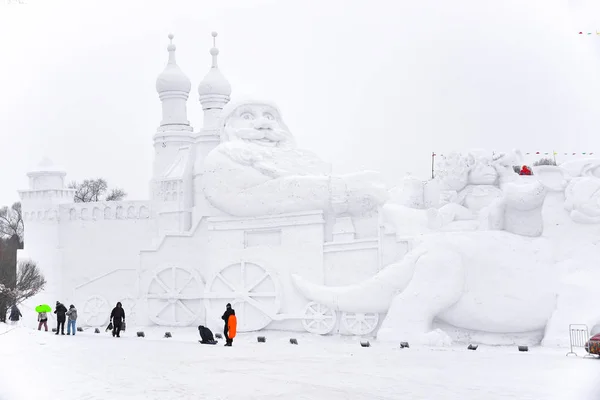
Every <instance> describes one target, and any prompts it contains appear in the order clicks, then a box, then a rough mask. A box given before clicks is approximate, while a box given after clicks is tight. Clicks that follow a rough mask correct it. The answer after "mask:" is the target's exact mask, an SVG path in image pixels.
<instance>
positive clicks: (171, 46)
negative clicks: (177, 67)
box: [167, 33, 177, 64]
mask: <svg viewBox="0 0 600 400" xmlns="http://www.w3.org/2000/svg"><path fill="white" fill-rule="evenodd" d="M174 37H175V35H173V34H172V33H169V41H170V43H169V45H168V46H167V51H168V52H169V62H168V63H167V64H177V62H176V61H175V50H177V46H175V45H174V44H173V38H174Z"/></svg>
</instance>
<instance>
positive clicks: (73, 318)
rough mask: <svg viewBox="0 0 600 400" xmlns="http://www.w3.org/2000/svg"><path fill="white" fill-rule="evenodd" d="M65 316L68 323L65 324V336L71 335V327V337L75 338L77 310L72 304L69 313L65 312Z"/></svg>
mask: <svg viewBox="0 0 600 400" xmlns="http://www.w3.org/2000/svg"><path fill="white" fill-rule="evenodd" d="M66 315H67V316H68V317H69V322H67V335H70V334H71V327H73V336H75V332H77V328H76V327H75V325H76V321H77V309H76V308H75V306H74V305H73V304H71V305H70V306H69V311H67V312H66Z"/></svg>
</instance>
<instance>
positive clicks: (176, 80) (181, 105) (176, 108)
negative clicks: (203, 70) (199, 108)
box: [156, 33, 192, 130]
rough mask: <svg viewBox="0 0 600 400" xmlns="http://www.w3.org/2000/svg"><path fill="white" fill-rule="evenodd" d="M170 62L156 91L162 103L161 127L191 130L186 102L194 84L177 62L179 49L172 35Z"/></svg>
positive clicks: (162, 73)
mask: <svg viewBox="0 0 600 400" xmlns="http://www.w3.org/2000/svg"><path fill="white" fill-rule="evenodd" d="M168 37H169V45H168V46H167V51H168V52H169V60H168V61H167V65H166V66H165V69H164V70H163V72H161V74H160V75H158V78H157V79H156V91H157V92H158V96H159V98H160V101H161V102H162V109H163V112H162V114H163V115H162V121H161V123H160V126H161V127H164V129H167V128H168V129H173V128H174V127H176V126H178V127H179V128H176V129H177V130H189V129H191V128H190V127H189V125H190V123H189V121H188V120H187V110H186V101H187V99H188V97H189V94H190V90H191V88H192V83H191V82H190V80H189V78H188V77H187V76H186V75H185V74H184V73H183V71H182V70H181V68H179V66H178V65H177V62H176V61H175V50H177V47H176V46H175V44H173V38H174V37H175V36H174V35H173V34H172V33H170V34H169V36H168Z"/></svg>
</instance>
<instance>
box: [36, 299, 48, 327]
mask: <svg viewBox="0 0 600 400" xmlns="http://www.w3.org/2000/svg"><path fill="white" fill-rule="evenodd" d="M35 311H36V312H37V313H38V331H41V330H42V326H43V327H44V328H45V329H46V332H48V314H47V313H49V312H52V309H51V308H50V306H49V305H48V304H41V305H39V306H37V307H36V308H35Z"/></svg>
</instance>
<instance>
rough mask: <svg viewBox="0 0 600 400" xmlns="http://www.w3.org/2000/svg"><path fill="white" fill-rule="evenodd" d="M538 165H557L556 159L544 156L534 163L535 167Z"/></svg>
mask: <svg viewBox="0 0 600 400" xmlns="http://www.w3.org/2000/svg"><path fill="white" fill-rule="evenodd" d="M538 165H556V161H554V160H553V159H551V158H542V159H540V160H538V161H536V162H534V163H533V166H534V167H537V166H538Z"/></svg>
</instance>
